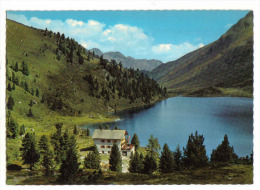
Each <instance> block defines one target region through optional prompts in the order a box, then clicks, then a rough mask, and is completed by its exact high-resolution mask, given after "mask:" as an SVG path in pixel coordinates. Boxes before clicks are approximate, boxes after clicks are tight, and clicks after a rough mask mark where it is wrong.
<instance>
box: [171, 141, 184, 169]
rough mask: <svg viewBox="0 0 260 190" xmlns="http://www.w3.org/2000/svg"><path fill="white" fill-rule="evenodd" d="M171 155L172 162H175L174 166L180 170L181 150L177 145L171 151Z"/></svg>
mask: <svg viewBox="0 0 260 190" xmlns="http://www.w3.org/2000/svg"><path fill="white" fill-rule="evenodd" d="M173 155H174V163H175V167H174V168H175V169H176V170H180V169H181V166H182V152H181V149H180V146H179V145H178V146H177V147H176V150H175V151H174V152H173Z"/></svg>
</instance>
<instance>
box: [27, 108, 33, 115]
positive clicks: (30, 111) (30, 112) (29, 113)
mask: <svg viewBox="0 0 260 190" xmlns="http://www.w3.org/2000/svg"><path fill="white" fill-rule="evenodd" d="M27 116H28V117H33V113H32V109H31V108H30V109H29V112H28V114H27Z"/></svg>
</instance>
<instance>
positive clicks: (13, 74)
mask: <svg viewBox="0 0 260 190" xmlns="http://www.w3.org/2000/svg"><path fill="white" fill-rule="evenodd" d="M15 80H16V77H15V73H14V72H12V82H15Z"/></svg>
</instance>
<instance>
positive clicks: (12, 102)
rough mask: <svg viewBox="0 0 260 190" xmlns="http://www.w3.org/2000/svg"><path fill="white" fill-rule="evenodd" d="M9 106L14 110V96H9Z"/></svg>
mask: <svg viewBox="0 0 260 190" xmlns="http://www.w3.org/2000/svg"><path fill="white" fill-rule="evenodd" d="M7 108H8V109H9V110H13V108H14V99H13V97H12V96H9V98H8V100H7Z"/></svg>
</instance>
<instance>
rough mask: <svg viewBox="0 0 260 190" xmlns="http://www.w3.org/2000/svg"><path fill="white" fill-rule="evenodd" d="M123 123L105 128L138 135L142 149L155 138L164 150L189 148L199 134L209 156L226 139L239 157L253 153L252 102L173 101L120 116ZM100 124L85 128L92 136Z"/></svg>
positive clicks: (193, 99) (229, 100)
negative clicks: (167, 148) (194, 136)
mask: <svg viewBox="0 0 260 190" xmlns="http://www.w3.org/2000/svg"><path fill="white" fill-rule="evenodd" d="M119 116H120V118H121V119H120V120H118V121H115V122H110V123H105V124H103V125H107V124H108V125H110V126H111V128H113V127H115V126H118V127H119V128H120V129H126V130H127V131H128V133H129V134H130V135H131V136H133V134H134V133H137V135H138V137H139V140H140V144H141V146H146V145H147V142H148V138H149V137H150V135H151V134H153V135H154V136H155V137H157V138H158V139H159V142H160V144H161V146H163V144H164V143H167V144H168V145H169V147H170V148H171V150H174V149H175V148H176V146H177V145H178V144H179V145H180V146H181V147H184V146H186V143H187V140H188V136H189V135H190V134H191V133H194V132H195V131H196V130H197V131H198V133H199V134H203V136H204V137H205V141H204V144H205V145H206V149H207V154H208V156H210V154H211V152H212V149H213V148H214V149H215V148H216V147H217V146H218V145H219V144H220V143H221V142H222V140H223V138H224V135H225V134H227V135H228V137H229V141H230V144H231V145H232V146H234V150H235V152H236V153H237V154H238V155H239V156H246V155H249V154H251V152H252V149H253V99H251V98H234V97H232V98H230V97H218V98H190V97H176V98H169V99H167V100H164V101H162V102H159V103H157V104H155V105H154V106H152V107H150V108H146V109H142V110H137V111H130V112H124V113H120V114H119ZM98 126H99V124H92V125H85V126H83V128H89V129H90V131H91V133H92V132H93V131H94V129H95V128H98Z"/></svg>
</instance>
